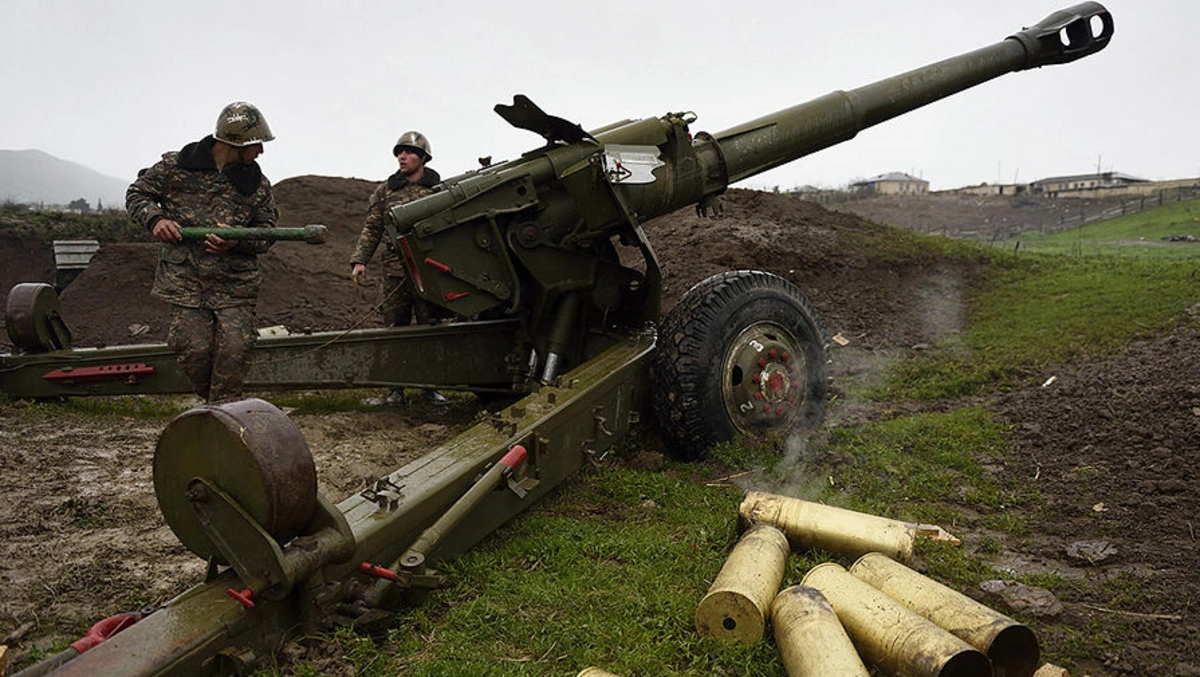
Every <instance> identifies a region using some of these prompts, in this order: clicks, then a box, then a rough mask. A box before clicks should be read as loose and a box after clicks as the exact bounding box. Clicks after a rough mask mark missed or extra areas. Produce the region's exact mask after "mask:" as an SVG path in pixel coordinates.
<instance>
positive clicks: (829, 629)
mask: <svg viewBox="0 0 1200 677" xmlns="http://www.w3.org/2000/svg"><path fill="white" fill-rule="evenodd" d="M771 627H772V628H773V629H774V631H775V644H776V645H777V646H778V647H779V653H780V655H781V656H782V657H783V666H784V668H785V669H786V670H787V673H788V676H789V677H830V676H834V677H867V674H868V673H867V669H866V668H865V667H864V666H863V664H862V659H860V658H859V657H858V652H857V651H855V650H854V645H853V644H852V643H851V642H850V637H848V636H847V635H846V629H845V628H843V627H842V623H841V621H839V620H838V617H837V614H835V613H834V612H833V607H832V606H830V605H829V600H827V599H825V596H824V595H822V594H821V592H820V591H819V590H814V589H813V588H807V587H804V586H802V585H793V586H792V587H790V588H787V589H785V590H783V591H782V592H780V593H779V594H778V595H776V597H775V601H774V602H772V603H771Z"/></svg>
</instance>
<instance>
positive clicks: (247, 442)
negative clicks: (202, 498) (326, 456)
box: [154, 399, 317, 564]
mask: <svg viewBox="0 0 1200 677" xmlns="http://www.w3.org/2000/svg"><path fill="white" fill-rule="evenodd" d="M197 478H199V479H203V480H206V481H207V482H209V483H210V484H212V485H214V486H216V487H218V488H219V489H220V490H221V491H223V492H224V493H225V494H227V495H229V496H230V497H231V498H233V500H235V501H236V502H237V503H238V505H240V506H241V508H242V509H243V510H245V511H246V513H247V514H248V515H249V516H250V517H251V518H252V519H253V520H254V522H255V523H257V524H258V525H259V526H261V527H262V528H263V530H264V531H266V532H267V533H268V534H270V535H271V537H273V538H274V539H275V540H276V542H278V543H279V544H280V545H281V546H282V545H285V544H286V543H287V542H288V541H290V540H292V538H294V537H295V536H297V535H298V534H299V533H300V532H301V531H302V530H303V529H304V528H305V527H307V526H308V525H309V524H310V523H311V522H312V519H313V515H314V514H315V511H316V508H317V470H316V464H315V463H314V462H313V457H312V452H310V451H309V448H308V443H307V442H306V441H305V440H304V436H303V434H301V432H300V429H299V428H297V427H296V424H295V423H293V422H292V420H291V419H289V418H288V417H287V415H286V414H284V413H283V412H282V411H280V410H279V408H277V407H276V406H275V405H273V404H271V403H270V402H267V401H264V400H260V399H248V400H240V401H237V402H230V403H228V404H222V405H217V406H203V407H196V408H194V409H189V410H188V411H185V412H183V413H182V414H180V415H178V416H176V417H175V418H174V419H172V420H171V422H170V423H168V424H167V427H166V429H165V430H163V432H162V435H160V436H159V438H158V446H157V447H156V448H155V450H154V493H155V496H157V498H158V507H159V509H160V510H162V514H163V518H164V519H166V521H167V525H168V526H170V527H171V530H172V531H174V532H175V535H176V536H178V537H179V540H180V541H181V542H182V543H183V544H184V545H185V546H187V548H188V549H189V550H191V551H192V552H194V553H196V554H197V555H199V556H200V557H202V558H204V559H208V558H210V557H215V558H216V560H217V561H218V562H220V563H222V564H228V562H226V561H225V559H224V557H223V556H222V555H221V554H220V551H219V549H218V548H217V546H216V544H215V543H213V541H212V539H211V538H210V537H209V535H208V532H206V531H205V529H204V527H203V526H202V525H201V523H200V519H199V517H198V516H197V514H196V510H195V509H194V508H193V507H192V504H191V499H189V496H188V492H189V485H190V484H191V482H192V480H193V479H197Z"/></svg>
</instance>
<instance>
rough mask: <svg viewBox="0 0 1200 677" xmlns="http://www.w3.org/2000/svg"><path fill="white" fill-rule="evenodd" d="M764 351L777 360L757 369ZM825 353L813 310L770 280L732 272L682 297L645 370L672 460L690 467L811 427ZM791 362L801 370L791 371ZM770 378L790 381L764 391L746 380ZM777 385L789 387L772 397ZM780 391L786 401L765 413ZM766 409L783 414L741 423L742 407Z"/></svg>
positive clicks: (820, 399)
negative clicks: (737, 442) (735, 444)
mask: <svg viewBox="0 0 1200 677" xmlns="http://www.w3.org/2000/svg"><path fill="white" fill-rule="evenodd" d="M747 337H754V339H753V341H754V343H756V344H757V345H754V344H752V343H751V339H749V338H747ZM763 344H767V345H768V346H772V347H774V348H775V349H776V353H773V355H775V354H778V355H780V356H782V357H772V360H771V361H770V362H769V364H767V365H763V367H762V368H761V370H760V368H759V365H760V364H761V362H760V361H759V360H762V361H765V360H766V355H767V353H768V352H770V349H767V350H764V348H763ZM752 345H754V347H753V348H751V347H750V346H752ZM825 345H826V342H825V334H824V332H823V331H822V329H821V325H820V323H819V322H818V321H817V315H816V311H815V310H814V309H813V307H812V304H811V303H809V301H808V299H807V298H806V297H805V296H804V294H803V293H802V292H801V291H800V290H799V289H798V288H797V287H796V286H795V285H793V284H792V283H791V282H788V281H787V280H785V279H783V278H781V277H779V276H777V275H773V274H771V273H767V272H763V271H757V270H735V271H730V272H726V273H721V274H718V275H714V276H712V277H710V278H708V279H706V280H704V281H702V282H700V283H699V284H697V285H695V286H694V287H692V288H691V289H689V290H688V291H687V293H685V294H684V295H683V297H682V298H681V299H680V300H679V303H677V304H676V305H675V307H674V308H673V309H671V311H670V312H669V313H667V315H666V317H664V318H663V321H662V323H661V325H660V328H659V332H658V345H657V349H656V351H655V355H654V359H653V363H652V370H653V371H652V374H653V379H654V387H653V390H652V394H651V401H652V405H653V408H654V413H655V416H656V417H657V419H658V423H659V426H660V428H661V430H662V433H663V435H664V437H665V439H666V441H667V443H668V445H669V447H670V449H671V452H672V453H673V454H674V455H676V456H678V457H679V458H681V459H683V460H696V459H701V458H703V457H704V456H705V454H706V453H707V452H708V449H709V448H710V447H712V445H714V444H717V443H719V442H725V441H730V440H734V439H738V438H740V437H751V438H754V437H765V436H768V435H772V434H787V433H788V432H790V431H791V430H794V429H796V428H802V429H811V428H815V427H816V426H817V425H819V424H820V422H821V419H822V418H823V417H824V414H825V404H826V397H827V394H828V389H829V384H828V381H827V378H826V355H825ZM754 350H757V351H759V354H761V355H762V357H761V358H760V357H759V356H758V355H756V354H755V353H754ZM789 352H791V357H790V359H789V354H788V353H789ZM796 355H800V356H802V357H803V360H804V362H803V364H797V362H798V360H797V359H796V357H795V356H796ZM748 358H754V359H755V360H756V361H755V362H754V365H755V366H754V368H753V369H745V368H744V366H745V364H746V360H747V359H748ZM785 368H786V370H787V371H786V372H784V371H783V370H784V369H785ZM771 370H773V372H775V373H788V374H791V376H790V377H776V378H775V380H774V381H773V382H774V383H775V385H774V386H773V387H774V389H775V390H774V391H773V392H770V389H769V388H764V387H762V386H759V385H752V384H751V383H752V381H750V380H747V379H753V378H754V377H759V379H760V381H753V383H755V384H757V383H759V382H761V378H762V376H763V375H764V374H766V375H767V380H768V381H771V377H770V373H772V371H771ZM748 372H754V373H748ZM801 376H802V377H803V378H801ZM783 378H787V379H788V381H789V382H790V383H787V384H784V388H785V390H784V391H780V390H779V382H780V381H782V380H783ZM758 390H762V391H764V392H763V395H760V394H759V393H758ZM788 391H790V392H788ZM781 392H782V393H783V394H787V395H788V396H791V397H792V399H793V401H791V402H789V401H788V400H787V399H786V398H784V399H779V400H774V402H775V403H774V404H771V402H772V400H771V399H770V398H771V397H780V396H781V395H780V393H781ZM763 396H765V398H763ZM755 398H763V399H757V400H756V399H755ZM768 404H769V405H770V407H771V409H772V410H774V409H776V408H779V407H782V413H780V414H778V415H774V412H773V411H772V414H773V416H772V417H765V415H762V414H761V409H756V410H754V411H751V412H750V414H749V416H747V415H746V411H747V410H746V409H745V408H744V407H748V406H753V407H759V406H760V405H768ZM758 419H763V420H758Z"/></svg>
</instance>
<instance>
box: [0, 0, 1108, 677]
mask: <svg viewBox="0 0 1200 677" xmlns="http://www.w3.org/2000/svg"><path fill="white" fill-rule="evenodd" d="M1112 34H1113V22H1112V17H1111V15H1110V14H1109V12H1108V11H1107V10H1105V8H1104V7H1103V6H1101V5H1100V4H1098V3H1095V2H1086V3H1083V4H1079V5H1076V6H1074V7H1071V8H1068V9H1066V10H1062V11H1059V12H1055V13H1054V14H1051V15H1050V16H1049V17H1047V18H1046V19H1045V20H1043V21H1042V22H1040V23H1038V24H1037V25H1035V26H1032V27H1030V28H1026V29H1024V30H1021V31H1019V32H1017V33H1015V34H1014V35H1012V36H1010V37H1008V38H1006V39H1004V40H1003V41H1001V42H999V43H996V44H994V45H991V46H988V47H984V48H981V49H978V50H975V51H972V52H969V53H966V54H963V55H960V56H957V57H953V58H950V59H946V60H944V61H940V62H937V63H934V64H931V65H929V66H925V67H923V68H919V69H916V70H913V71H910V72H907V73H904V74H901V75H897V76H895V77H892V78H888V79H885V80H882V81H879V82H876V83H873V84H870V85H866V86H863V87H860V88H857V89H853V90H850V91H837V92H833V93H831V94H828V95H826V96H824V97H820V98H818V99H815V100H812V101H810V102H808V103H804V104H800V105H797V106H794V107H791V108H788V109H785V110H782V111H779V112H776V113H773V114H770V115H767V116H764V117H762V118H759V119H757V120H753V121H750V122H747V123H744V124H741V125H738V126H735V127H733V128H731V129H728V130H725V131H723V132H718V133H716V134H709V133H705V132H695V133H693V132H692V130H691V126H692V124H693V123H694V122H695V121H696V116H695V115H694V114H692V113H690V112H677V113H668V114H666V115H664V116H662V117H660V118H646V119H640V120H626V121H621V122H617V123H614V124H610V125H607V126H605V127H602V128H600V129H596V130H592V131H590V132H588V131H584V130H583V129H582V128H581V127H580V126H579V125H576V124H573V123H570V122H568V121H566V120H564V119H562V118H557V117H554V116H551V115H547V114H546V113H544V112H543V111H541V110H540V109H539V108H538V107H537V106H536V105H534V104H533V103H532V102H531V101H530V100H529V99H527V98H525V97H522V96H517V97H516V98H515V99H514V101H513V103H512V104H511V105H501V106H497V107H496V111H497V112H498V113H499V114H500V115H501V116H502V117H504V119H505V120H507V121H508V122H510V123H511V124H513V125H514V126H517V127H520V128H523V129H527V130H531V131H534V132H536V133H538V134H539V135H541V136H542V137H543V138H544V139H545V144H544V145H543V146H541V147H539V148H537V149H535V150H532V151H530V152H528V153H525V154H524V155H523V156H522V157H520V158H518V159H516V160H512V161H509V162H504V163H501V164H496V165H489V166H486V167H483V168H481V169H478V170H475V171H472V172H468V173H466V174H463V175H461V176H457V177H454V178H452V179H448V180H446V181H445V182H443V184H441V186H440V187H439V189H438V190H437V191H435V192H434V193H432V194H431V195H428V196H426V197H424V198H421V199H419V200H416V201H413V202H410V203H407V204H405V205H402V206H399V207H397V208H395V209H394V210H393V211H392V212H391V223H390V224H389V226H388V237H389V238H390V240H391V241H392V243H393V246H395V247H396V248H397V251H399V252H401V253H402V255H403V258H404V260H405V264H406V266H407V269H408V273H409V274H410V275H411V277H412V279H413V281H414V283H415V286H416V290H417V292H418V293H419V294H420V295H421V296H422V297H424V298H425V299H428V300H430V301H432V302H434V303H436V304H438V305H440V306H442V307H443V308H446V309H448V310H449V311H452V312H453V313H455V314H457V315H458V316H459V317H461V318H464V319H463V320H462V321H459V322H453V323H448V324H442V325H436V326H418V327H405V328H393V329H382V330H360V331H352V332H343V333H328V334H312V335H302V336H284V337H274V338H264V339H262V340H260V342H259V343H258V345H257V346H256V348H255V350H254V355H253V357H252V362H251V365H250V368H249V374H248V378H247V383H246V385H247V388H249V389H251V390H255V389H261V390H270V389H293V388H301V387H303V388H310V387H362V386H399V385H403V386H419V387H437V388H458V389H463V390H471V391H476V392H483V393H489V392H492V393H507V394H518V395H525V397H524V399H522V400H520V401H518V402H517V403H516V404H514V405H512V406H511V407H509V408H507V409H505V410H503V411H502V412H500V413H498V414H495V415H492V416H490V417H486V418H485V419H484V420H483V421H482V422H481V423H479V424H478V425H476V426H475V427H474V428H472V429H470V430H468V431H467V432H466V433H464V434H463V435H461V436H459V437H457V438H455V439H454V440H453V441H451V442H450V443H448V444H446V445H444V446H442V447H440V448H438V449H436V450H434V451H433V452H431V453H430V454H428V455H426V456H424V457H423V458H421V459H419V460H417V461H414V462H413V463H410V464H409V465H406V466H404V467H402V468H400V469H398V470H396V471H394V472H392V473H391V474H389V475H387V476H385V477H382V478H379V479H378V480H376V481H375V483H374V484H373V486H371V487H369V488H368V489H366V490H365V491H363V492H361V493H360V494H357V495H355V496H352V497H350V498H348V499H346V500H344V501H342V502H341V503H339V504H337V505H334V504H332V503H331V502H330V501H328V500H327V499H325V498H324V497H322V496H320V495H319V494H318V493H317V491H316V481H315V468H314V467H313V462H312V458H311V454H310V453H309V450H308V447H307V444H306V443H305V441H304V440H303V437H302V436H301V435H300V433H299V431H298V430H297V429H296V428H295V425H294V424H293V423H291V421H290V420H289V419H288V418H287V417H286V415H284V414H283V413H282V412H281V411H279V410H278V409H277V408H275V407H274V406H273V405H271V404H269V403H268V402H265V401H263V400H258V399H249V400H243V401H241V402H235V403H232V404H226V405H221V406H205V407H199V408H196V409H192V410H190V411H188V412H185V413H183V414H181V415H180V416H178V417H177V418H176V419H175V420H173V421H172V422H171V423H170V424H169V425H168V426H167V428H166V430H165V431H164V432H163V433H162V436H161V437H160V440H159V443H158V447H157V450H156V453H155V461H154V463H155V474H154V475H155V493H156V495H157V497H158V501H159V505H160V507H161V509H162V511H163V514H164V517H165V518H166V521H167V523H168V525H170V526H171V528H172V530H173V531H174V532H175V533H176V535H177V536H178V537H179V538H180V540H181V541H182V542H183V543H184V545H186V546H187V547H188V548H189V549H191V550H192V551H193V552H195V553H196V554H197V555H199V556H201V557H203V558H205V559H206V560H208V562H209V569H208V575H207V576H206V580H205V582H204V583H203V584H201V585H199V586H197V587H195V588H193V589H191V590H189V591H187V592H185V593H184V594H182V595H181V596H179V597H177V598H175V599H174V600H171V601H170V602H168V603H167V604H166V605H164V607H163V608H161V609H159V610H157V611H155V612H153V613H151V614H149V615H147V616H146V617H145V618H144V619H142V620H140V621H139V622H137V623H136V624H133V625H131V626H130V627H128V629H125V630H123V631H122V632H120V634H117V635H116V636H114V637H112V638H111V639H109V640H108V641H105V642H103V643H100V644H99V645H98V646H95V647H94V648H90V649H88V650H87V651H86V653H82V655H80V656H78V657H74V658H73V659H71V660H67V661H66V662H64V663H63V664H62V665H61V666H59V665H58V664H57V663H55V664H54V665H49V664H45V665H44V666H43V667H41V668H39V667H38V666H35V667H34V668H31V670H40V672H30V673H28V674H44V673H46V672H47V671H48V670H50V669H57V671H56V672H55V673H54V674H61V675H93V674H105V675H176V674H180V675H181V674H234V673H237V672H239V671H241V670H244V669H246V668H248V667H249V666H251V665H253V664H254V662H255V660H256V658H255V657H256V656H263V655H265V654H267V653H269V652H270V651H271V650H272V648H273V647H275V646H278V642H279V641H280V640H281V638H284V637H286V636H287V635H288V634H289V633H293V632H295V631H296V630H297V629H301V630H315V629H317V628H319V627H321V626H322V625H324V624H327V623H330V622H337V621H338V620H346V619H354V618H363V617H365V616H370V615H371V614H374V613H377V612H379V611H380V610H383V609H387V608H389V607H390V606H391V605H393V604H396V603H398V602H401V601H404V600H410V601H411V600H414V599H419V598H420V597H421V595H422V594H423V593H424V592H427V591H428V590H429V589H430V588H433V587H436V586H438V585H439V584H441V582H442V581H441V577H440V576H439V575H438V574H437V572H436V571H435V570H433V569H432V568H431V567H430V564H431V563H432V562H435V561H436V560H438V559H442V558H446V557H449V556H452V555H454V554H456V553H459V552H462V551H463V550H465V549H466V548H469V547H470V546H471V545H473V544H474V543H476V542H477V541H478V540H479V539H481V538H483V537H484V536H485V535H487V534H488V533H490V532H491V531H492V530H494V529H495V528H496V527H498V526H499V525H501V524H503V523H504V522H505V521H507V520H508V519H510V518H511V517H512V516H514V515H516V514H517V513H518V512H520V511H521V510H523V509H524V508H526V507H528V506H529V505H530V504H531V503H532V502H533V501H534V500H536V499H537V498H539V497H540V496H542V495H544V494H545V493H546V492H547V491H549V490H550V489H551V488H553V487H554V486H556V485H557V484H558V483H560V482H561V481H563V480H564V479H566V478H567V477H569V476H571V475H572V474H573V473H575V472H576V471H577V470H578V469H579V468H580V467H581V466H582V465H583V463H585V462H586V460H587V459H588V458H589V457H591V456H595V455H600V454H603V453H604V452H605V451H606V450H608V449H609V448H610V447H611V446H612V445H613V444H614V443H616V442H617V441H618V440H620V439H621V438H622V436H624V435H625V434H626V433H628V432H629V431H630V430H631V429H633V428H635V427H636V426H637V425H638V424H639V422H640V421H642V420H643V419H644V418H645V417H646V416H648V415H649V414H650V413H651V411H653V412H654V414H655V415H656V417H657V419H658V422H659V424H660V425H661V426H662V427H663V429H664V432H665V433H666V437H667V438H668V441H669V443H670V444H671V446H672V447H673V448H674V449H675V450H676V451H677V452H678V453H679V454H680V455H682V456H685V457H697V456H700V455H702V454H703V453H704V450H705V449H706V448H707V446H708V445H709V444H711V443H712V442H714V441H717V440H721V439H727V438H729V437H732V436H734V435H738V434H751V435H753V434H761V433H764V432H771V431H777V432H786V431H788V430H790V429H792V428H794V427H803V426H811V425H813V424H815V423H816V422H817V421H819V419H820V417H821V415H822V412H823V409H824V405H825V402H824V397H825V392H826V387H827V386H826V376H825V362H826V357H825V350H824V335H823V332H822V330H821V328H820V325H819V323H818V321H817V319H816V316H815V313H814V312H813V309H812V307H811V305H810V304H809V303H808V301H807V300H806V299H805V298H804V296H803V294H802V293H801V292H800V291H799V290H798V289H796V288H795V287H794V286H793V285H791V284H790V283H788V282H787V281H785V280H783V279H781V278H778V277H776V276H773V275H770V274H767V273H763V272H758V271H732V272H728V273H724V274H721V275H717V276H715V277H713V278H709V279H708V280H705V281H703V282H700V283H699V284H697V285H696V286H695V287H693V288H692V289H691V290H689V291H688V292H687V293H686V294H685V295H684V297H683V298H682V299H681V301H680V302H679V304H678V305H677V306H676V307H675V308H674V309H673V310H671V311H670V312H668V313H667V314H666V316H665V317H664V318H663V319H662V320H661V322H658V320H659V310H660V308H659V298H660V292H661V274H660V271H659V267H658V263H657V260H656V258H655V256H654V251H653V248H652V247H651V244H650V241H649V239H648V238H647V236H646V233H645V232H644V230H643V228H642V224H643V222H645V221H646V220H648V219H650V218H653V217H656V216H659V215H662V214H666V213H669V212H671V211H674V210H676V209H679V208H681V207H685V206H688V205H696V206H697V209H698V210H699V211H701V212H712V211H714V210H717V209H719V197H720V195H721V193H722V192H723V191H724V190H725V189H726V188H727V187H728V186H729V185H730V184H732V183H734V182H737V181H739V180H742V179H745V178H747V177H750V176H754V175H756V174H758V173H761V172H764V171H767V170H769V169H771V168H774V167H777V166H779V165H782V164H785V163H787V162H790V161H792V160H795V159H797V158H800V157H803V156H805V155H808V154H810V153H813V152H815V151H818V150H821V149H823V148H826V147H828V146H831V145H833V144H836V143H840V142H842V141H845V140H848V139H850V138H852V137H854V136H855V135H856V134H857V133H858V132H859V131H860V130H862V129H865V128H867V127H870V126H872V125H875V124H878V123H880V122H883V121H885V120H888V119H890V118H892V117H895V116H897V115H901V114H903V113H905V112H907V111H911V110H913V109H916V108H918V107H920V106H923V105H925V104H928V103H931V102H933V101H936V100H938V99H940V98H944V97H946V96H949V95H951V94H954V93H956V92H959V91H962V90H964V89H967V88H970V87H973V86H975V85H977V84H980V83H983V82H985V81H987V80H990V79H992V78H995V77H998V76H1000V75H1003V74H1005V73H1008V72H1013V71H1019V70H1025V69H1030V68H1036V67H1040V66H1043V65H1048V64H1058V63H1067V62H1070V61H1073V60H1075V59H1078V58H1082V57H1084V56H1087V55H1089V54H1093V53H1095V52H1097V51H1099V50H1101V49H1103V48H1104V47H1105V46H1106V45H1107V44H1108V42H1109V40H1110V38H1111V36H1112ZM630 251H632V252H635V256H638V260H632V261H631V260H630V259H631V257H630V255H629V252H630ZM14 304H15V307H14ZM8 310H9V318H12V317H14V316H16V317H18V318H19V319H18V320H17V325H18V326H17V330H16V331H15V333H14V330H13V325H12V323H11V322H12V321H11V319H10V327H9V332H10V335H12V336H13V338H14V343H15V344H16V345H18V346H19V347H20V349H21V350H22V351H23V352H22V353H21V354H15V355H5V356H2V357H0V389H2V390H3V391H4V392H7V393H9V394H12V395H17V396H33V397H47V396H56V395H69V396H74V395H105V394H116V393H127V392H147V393H169V392H187V391H188V388H187V385H186V381H185V380H184V379H183V378H182V376H181V375H179V374H178V372H177V371H176V370H175V368H174V363H173V359H172V357H171V355H170V352H169V351H168V350H167V349H166V347H165V346H153V345H151V346H125V347H116V348H105V349H72V348H71V347H70V346H69V333H64V332H63V331H61V328H62V327H61V326H59V325H62V320H61V318H59V317H58V307H57V298H56V297H53V296H52V295H51V294H49V293H47V292H46V291H45V290H44V289H43V288H40V287H32V288H31V287H25V288H23V289H22V291H21V292H20V293H19V294H17V296H16V300H15V301H14V296H12V295H10V297H9V307H8ZM14 310H15V311H16V312H15V313H14ZM128 365H137V366H138V368H137V369H136V370H135V369H130V368H125V367H126V366H128ZM107 372H114V373H116V374H118V375H117V376H115V377H111V376H109V375H108V374H107ZM468 518H469V519H468Z"/></svg>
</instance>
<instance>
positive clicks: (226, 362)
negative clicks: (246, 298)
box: [167, 305, 258, 403]
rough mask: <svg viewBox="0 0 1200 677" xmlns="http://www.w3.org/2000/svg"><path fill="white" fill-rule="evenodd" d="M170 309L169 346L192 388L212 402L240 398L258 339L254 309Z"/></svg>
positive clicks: (249, 307) (246, 306)
mask: <svg viewBox="0 0 1200 677" xmlns="http://www.w3.org/2000/svg"><path fill="white" fill-rule="evenodd" d="M171 308H172V313H171V328H170V330H169V331H168V332H167V345H168V346H170V348H171V350H173V351H174V352H175V359H176V360H177V361H178V362H179V367H180V369H181V370H182V371H183V373H184V375H185V376H187V378H188V380H189V381H191V382H192V389H193V390H194V391H195V392H196V394H197V395H199V396H200V397H202V398H204V400H205V401H206V402H209V403H214V402H221V401H225V400H233V399H239V398H241V396H242V380H243V378H244V375H245V370H246V360H247V358H248V357H249V356H250V348H252V347H253V346H254V341H255V339H256V338H257V337H258V333H257V332H256V331H255V329H254V306H250V305H245V306H234V307H232V308H221V309H220V310H208V309H205V308H185V307H183V306H172V307H171Z"/></svg>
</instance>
